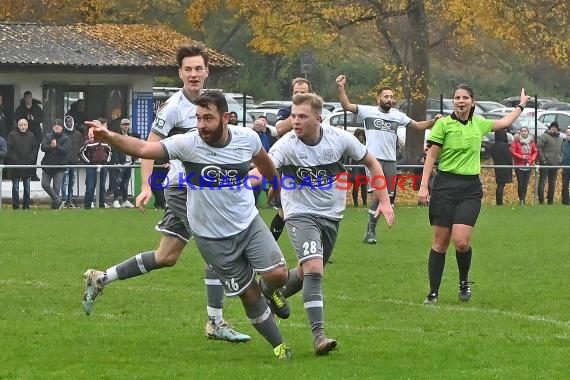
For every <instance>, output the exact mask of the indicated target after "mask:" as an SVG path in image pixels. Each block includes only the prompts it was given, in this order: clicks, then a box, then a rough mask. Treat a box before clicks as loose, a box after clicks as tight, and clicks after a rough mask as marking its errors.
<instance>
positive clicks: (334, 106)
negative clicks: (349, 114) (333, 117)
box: [323, 102, 342, 112]
mask: <svg viewBox="0 0 570 380" xmlns="http://www.w3.org/2000/svg"><path fill="white" fill-rule="evenodd" d="M323 108H326V109H328V110H329V111H331V112H333V111H336V110H339V109H340V108H342V104H340V102H325V103H324V104H323Z"/></svg>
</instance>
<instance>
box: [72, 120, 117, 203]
mask: <svg viewBox="0 0 570 380" xmlns="http://www.w3.org/2000/svg"><path fill="white" fill-rule="evenodd" d="M94 122H96V123H98V124H100V125H102V126H104V127H105V128H107V120H106V119H104V118H99V119H97V120H96V121H94ZM111 151H112V148H111V146H110V145H109V144H106V143H102V142H98V141H95V140H93V139H90V138H89V135H87V139H86V140H85V143H84V144H83V146H82V147H81V150H80V151H79V155H80V157H81V159H82V160H83V161H84V162H85V163H86V164H88V165H106V164H108V163H109V162H110V161H111ZM106 174H107V169H106V168H101V172H100V173H99V207H100V208H108V207H109V206H108V205H107V204H106V203H105V178H106ZM96 186H97V169H96V168H87V169H85V203H84V205H83V207H84V208H85V209H90V208H92V207H94V201H95V187H96Z"/></svg>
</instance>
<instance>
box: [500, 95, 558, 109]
mask: <svg viewBox="0 0 570 380" xmlns="http://www.w3.org/2000/svg"><path fill="white" fill-rule="evenodd" d="M536 100H537V101H536V102H535V101H534V96H531V97H530V100H529V101H528V103H527V104H526V107H527V108H535V106H538V107H537V108H540V109H542V105H543V104H544V105H546V104H551V103H554V102H556V103H559V100H558V99H555V98H537V99H536ZM520 102H521V97H520V96H511V97H510V98H506V99H503V100H501V104H503V105H505V106H507V107H516V105H517V104H519V103H520Z"/></svg>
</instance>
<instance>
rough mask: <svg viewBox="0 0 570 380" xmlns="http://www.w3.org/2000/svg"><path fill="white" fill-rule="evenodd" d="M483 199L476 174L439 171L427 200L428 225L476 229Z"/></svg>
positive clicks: (481, 188) (480, 185) (481, 186)
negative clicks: (460, 225) (461, 226)
mask: <svg viewBox="0 0 570 380" xmlns="http://www.w3.org/2000/svg"><path fill="white" fill-rule="evenodd" d="M482 198H483V185H482V184H481V180H480V179H479V176H478V175H458V174H452V173H446V172H438V173H437V175H436V176H435V178H434V181H433V189H432V192H431V196H430V201H429V222H430V224H431V225H432V226H440V227H449V228H451V227H452V226H453V225H454V224H466V225H468V226H471V227H475V223H476V222H477V217H478V216H479V212H480V211H481V199H482Z"/></svg>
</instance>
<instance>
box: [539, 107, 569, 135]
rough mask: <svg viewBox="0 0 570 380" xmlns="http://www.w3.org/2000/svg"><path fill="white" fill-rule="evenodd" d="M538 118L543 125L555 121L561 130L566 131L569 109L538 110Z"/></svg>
mask: <svg viewBox="0 0 570 380" xmlns="http://www.w3.org/2000/svg"><path fill="white" fill-rule="evenodd" d="M538 120H540V121H541V122H542V123H544V124H545V125H550V123H552V122H553V121H557V122H558V125H559V126H560V131H561V132H566V130H567V129H568V126H569V125H570V111H539V112H538Z"/></svg>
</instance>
